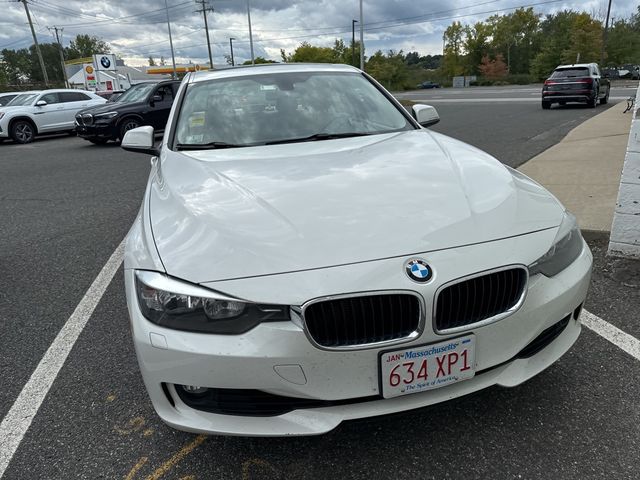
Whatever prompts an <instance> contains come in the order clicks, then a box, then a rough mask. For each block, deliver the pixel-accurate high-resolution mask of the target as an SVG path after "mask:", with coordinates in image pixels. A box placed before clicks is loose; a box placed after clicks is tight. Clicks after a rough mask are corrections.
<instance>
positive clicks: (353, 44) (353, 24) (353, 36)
mask: <svg viewBox="0 0 640 480" xmlns="http://www.w3.org/2000/svg"><path fill="white" fill-rule="evenodd" d="M356 23H358V20H351V65H353V66H354V67H355V66H356Z"/></svg>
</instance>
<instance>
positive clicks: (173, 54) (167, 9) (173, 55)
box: [164, 0, 178, 80]
mask: <svg viewBox="0 0 640 480" xmlns="http://www.w3.org/2000/svg"><path fill="white" fill-rule="evenodd" d="M164 8H165V10H166V12H167V28H168V29H169V45H170V46H171V62H172V63H173V75H172V76H171V78H173V79H174V80H175V79H176V78H178V74H177V73H176V55H175V53H174V52H173V39H172V38H171V22H170V21H169V4H168V3H167V0H164Z"/></svg>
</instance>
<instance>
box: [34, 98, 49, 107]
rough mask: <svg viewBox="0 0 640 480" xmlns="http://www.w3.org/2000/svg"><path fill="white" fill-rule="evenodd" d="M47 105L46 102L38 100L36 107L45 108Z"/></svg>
mask: <svg viewBox="0 0 640 480" xmlns="http://www.w3.org/2000/svg"><path fill="white" fill-rule="evenodd" d="M46 104H47V102H46V101H45V100H38V101H37V102H36V107H44V106H45V105H46Z"/></svg>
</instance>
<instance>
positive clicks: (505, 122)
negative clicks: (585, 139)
mask: <svg viewBox="0 0 640 480" xmlns="http://www.w3.org/2000/svg"><path fill="white" fill-rule="evenodd" d="M541 88H542V87H541V86H509V87H474V88H467V89H463V88H439V89H432V90H415V91H411V92H403V93H397V94H396V97H397V98H398V99H403V100H411V101H413V102H416V103H418V102H421V103H426V104H428V105H433V106H434V107H436V109H437V110H438V112H439V113H440V116H441V118H442V121H441V122H440V123H439V124H438V125H435V126H434V127H433V130H436V131H438V132H442V133H445V134H447V135H451V136H452V137H455V138H458V139H460V140H462V141H465V142H467V143H470V144H471V145H475V146H477V147H480V148H482V149H483V150H486V151H487V152H489V153H490V154H492V155H493V156H494V157H496V158H497V159H499V160H500V161H502V162H503V163H506V164H507V165H510V166H512V167H518V166H519V165H521V164H523V163H524V162H526V161H527V160H528V159H530V158H532V157H533V156H535V155H537V154H538V153H540V152H543V151H544V150H546V149H547V148H549V147H550V146H551V145H555V144H556V143H558V142H559V141H560V140H562V138H564V136H565V135H566V134H567V133H569V131H570V130H572V129H573V128H575V127H576V126H577V125H579V124H580V123H582V122H584V121H585V120H586V119H587V118H590V117H591V116H593V115H594V114H597V113H598V112H601V111H602V109H603V108H606V107H604V106H598V107H597V108H595V109H592V108H589V107H587V106H586V105H580V104H577V103H576V104H568V105H565V106H559V105H554V107H553V108H552V109H551V110H542V107H541V106H540V91H541ZM634 92H635V90H634V89H633V88H621V87H614V88H612V89H611V96H610V99H609V100H610V102H609V103H610V104H615V103H617V102H620V101H623V100H626V99H627V98H628V97H629V96H630V95H631V94H633V93H634ZM488 111H490V112H491V118H490V119H489V118H487V112H488ZM496 136H497V138H498V139H499V140H498V141H496Z"/></svg>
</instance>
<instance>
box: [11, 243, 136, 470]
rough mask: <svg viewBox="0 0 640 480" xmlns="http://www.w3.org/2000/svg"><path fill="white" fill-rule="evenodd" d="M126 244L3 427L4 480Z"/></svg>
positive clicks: (55, 343) (71, 319)
mask: <svg viewBox="0 0 640 480" xmlns="http://www.w3.org/2000/svg"><path fill="white" fill-rule="evenodd" d="M123 252H124V240H123V241H122V242H120V245H118V248H116V250H115V251H114V252H113V254H112V255H111V257H110V258H109V260H107V263H106V264H105V265H104V267H102V270H100V273H99V274H98V276H97V277H96V279H95V280H94V281H93V283H92V284H91V286H90V287H89V290H87V292H86V293H85V294H84V297H82V300H80V303H79V304H78V306H77V307H76V309H75V310H74V311H73V313H72V314H71V316H70V317H69V319H68V320H67V322H66V323H65V324H64V326H63V327H62V329H61V330H60V332H59V333H58V336H57V337H56V338H55V340H54V341H53V343H52V344H51V346H50V347H49V349H48V350H47V351H46V353H45V354H44V356H43V357H42V360H40V363H39V364H38V366H37V367H36V369H35V371H34V372H33V373H32V374H31V378H29V381H28V382H27V384H26V385H25V386H24V388H23V389H22V391H21V392H20V395H18V398H17V399H16V401H15V402H14V404H13V405H12V406H11V409H10V410H9V413H7V416H6V417H4V419H3V420H2V423H1V424H0V478H2V477H3V475H4V472H5V470H6V469H7V467H8V466H9V462H10V461H11V458H13V455H14V453H15V452H16V450H17V449H18V447H19V446H20V442H22V439H23V437H24V436H25V434H26V433H27V430H28V429H29V426H30V425H31V422H32V420H33V418H34V417H35V416H36V413H38V410H39V409H40V405H42V402H43V401H44V398H45V397H46V395H47V393H48V392H49V389H50V388H51V385H52V384H53V382H54V380H55V379H56V377H57V376H58V372H60V369H61V368H62V366H63V365H64V362H65V361H66V359H67V356H68V355H69V352H70V351H71V349H72V348H73V345H74V344H75V343H76V340H77V339H78V337H79V336H80V334H81V333H82V330H83V329H84V327H85V325H86V324H87V321H88V320H89V318H90V317H91V315H92V314H93V311H94V310H95V308H96V306H97V305H98V302H100V299H101V298H102V295H104V292H105V290H106V289H107V287H108V286H109V284H110V283H111V280H112V279H113V276H114V275H115V273H116V272H117V271H118V268H119V267H120V264H121V263H122V257H123Z"/></svg>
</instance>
